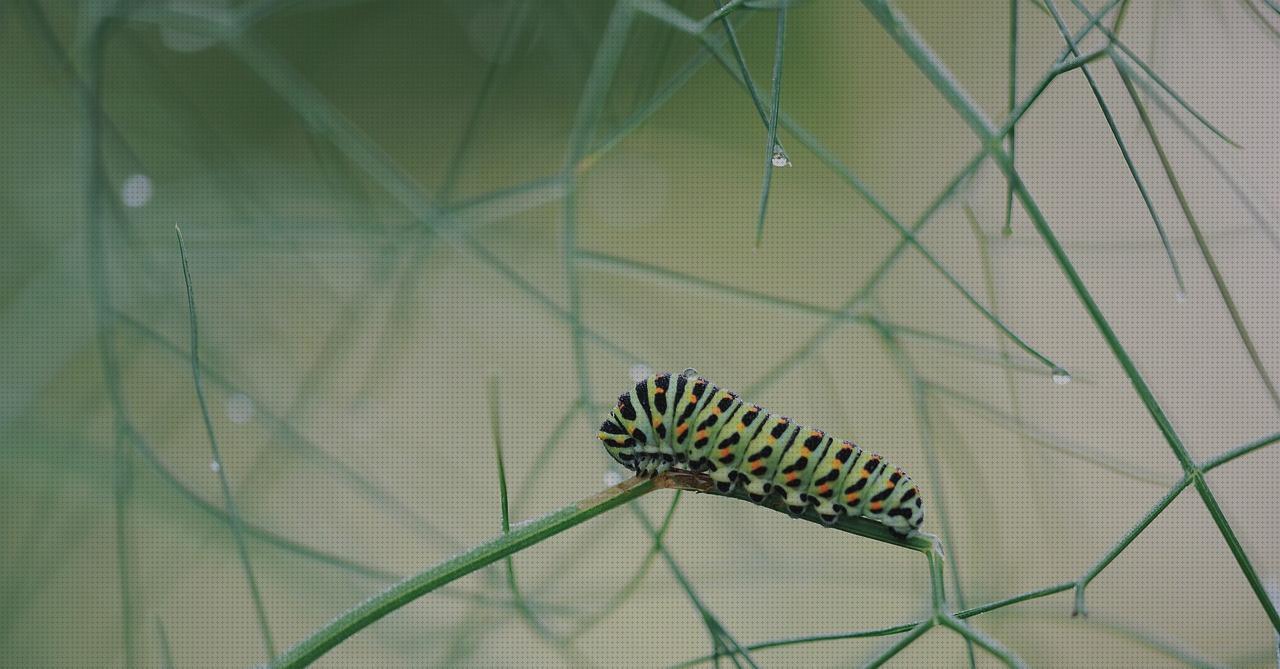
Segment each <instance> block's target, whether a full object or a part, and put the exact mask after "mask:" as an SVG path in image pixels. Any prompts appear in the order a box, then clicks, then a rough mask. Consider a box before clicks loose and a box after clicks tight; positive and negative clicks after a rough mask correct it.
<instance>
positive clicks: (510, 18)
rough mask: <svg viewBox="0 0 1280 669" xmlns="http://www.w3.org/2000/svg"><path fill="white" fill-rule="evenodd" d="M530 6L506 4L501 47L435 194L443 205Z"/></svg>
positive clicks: (451, 190) (446, 204) (459, 172)
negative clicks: (505, 18)
mask: <svg viewBox="0 0 1280 669" xmlns="http://www.w3.org/2000/svg"><path fill="white" fill-rule="evenodd" d="M531 6H532V3H528V2H514V3H511V5H510V6H508V8H507V21H506V24H505V25H504V26H503V28H502V37H501V38H499V40H498V50H497V52H496V53H495V54H494V56H493V61H492V62H490V63H489V68H488V69H487V70H485V73H484V78H483V79H481V81H480V91H479V92H478V93H476V100H475V102H474V103H473V104H472V106H471V114H470V115H469V116H468V117H467V125H466V127H465V128H464V129H463V131H462V138H461V139H459V140H458V145H457V146H456V147H454V149H453V156H452V157H451V158H450V160H449V162H448V163H447V164H448V165H449V169H448V171H447V172H445V177H444V182H443V183H442V184H441V185H440V191H439V193H437V194H436V202H437V203H438V204H439V205H440V206H441V207H448V206H449V200H450V198H452V197H453V188H454V186H456V185H457V184H458V175H460V174H462V163H463V161H465V160H466V157H467V153H469V152H470V149H471V143H472V142H473V141H474V140H475V133H476V128H478V127H479V126H480V123H479V121H480V112H481V111H482V110H483V109H484V107H485V105H486V104H488V102H489V96H490V95H492V93H493V85H494V84H495V83H496V82H497V80H498V70H499V69H500V68H501V67H502V65H503V64H504V63H506V62H507V61H509V60H510V59H511V51H512V49H513V47H514V45H515V41H516V40H515V37H516V35H517V34H518V33H519V32H520V30H519V28H520V26H521V25H523V24H524V20H525V17H526V16H527V15H528V13H529V8H530V7H531Z"/></svg>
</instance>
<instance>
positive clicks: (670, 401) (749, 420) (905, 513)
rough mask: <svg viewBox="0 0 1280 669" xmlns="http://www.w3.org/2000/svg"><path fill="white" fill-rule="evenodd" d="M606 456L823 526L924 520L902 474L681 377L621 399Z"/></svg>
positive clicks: (639, 387)
mask: <svg viewBox="0 0 1280 669" xmlns="http://www.w3.org/2000/svg"><path fill="white" fill-rule="evenodd" d="M599 436H600V440H601V441H602V442H604V448H605V451H607V452H608V454H609V455H610V457H612V458H613V459H614V460H616V461H617V462H618V464H620V465H622V466H623V467H626V468H627V469H630V470H632V471H634V472H636V473H637V474H639V475H641V476H653V475H656V474H659V473H661V472H665V471H667V470H668V469H673V468H675V469H683V470H687V471H691V472H695V473H705V474H706V475H707V476H709V477H710V478H711V479H712V480H713V481H714V482H715V485H716V489H717V490H718V491H719V492H721V493H726V494H727V493H730V492H732V491H733V490H734V488H735V487H736V486H738V485H741V486H743V488H744V489H745V490H746V492H747V494H748V495H749V496H750V498H751V499H752V500H753V501H755V502H757V503H760V502H763V501H764V500H765V499H766V498H767V497H768V496H769V495H770V494H772V493H773V492H775V491H776V492H779V493H781V494H782V496H783V498H784V500H785V502H786V505H787V508H788V509H789V510H790V511H791V513H793V514H795V515H800V514H802V513H804V512H805V511H806V510H808V509H809V508H813V509H814V510H815V511H816V512H817V514H818V516H819V517H820V518H821V519H822V521H823V522H825V523H827V524H831V523H834V522H836V520H838V519H839V518H840V517H841V516H862V517H864V518H869V519H871V520H874V521H877V522H879V523H882V524H884V525H886V526H888V527H889V528H890V529H891V530H893V531H894V532H895V533H897V534H899V535H903V536H905V535H908V534H910V533H911V532H912V531H914V530H916V529H918V528H919V527H920V525H921V523H923V522H924V503H923V501H922V500H921V498H920V489H919V488H918V487H917V486H916V485H915V484H914V483H913V482H912V481H911V477H909V476H907V474H906V472H904V471H902V469H900V468H898V467H895V466H893V465H891V464H889V463H888V462H886V461H885V459H884V458H882V457H880V456H879V455H877V454H875V453H872V452H870V451H867V450H864V449H862V448H861V447H859V446H857V445H856V444H854V443H852V442H850V441H847V440H840V439H836V438H835V437H833V436H831V435H828V434H827V433H825V432H823V431H822V430H816V429H811V428H807V427H804V426H801V425H799V424H797V423H796V422H794V421H792V420H791V419H790V418H787V417H785V416H780V415H777V414H771V413H769V412H768V411H766V410H765V409H763V408H761V407H760V406H758V405H756V404H751V403H749V402H746V401H744V400H743V399H742V398H741V397H739V396H738V394H737V393H735V392H733V391H731V390H726V389H724V388H718V387H716V386H715V385H714V384H712V383H711V382H710V381H708V380H707V379H704V378H702V377H701V376H698V375H697V372H696V371H694V370H692V369H689V370H685V371H684V372H683V373H681V374H669V373H662V374H654V375H651V376H649V377H648V378H647V379H645V380H643V381H640V382H639V383H637V384H636V387H635V390H634V392H629V393H623V394H622V395H621V396H619V397H618V404H617V406H615V407H614V408H613V411H611V412H610V413H609V417H608V418H607V419H605V421H604V423H603V424H601V425H600V435H599Z"/></svg>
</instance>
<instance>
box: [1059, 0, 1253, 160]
mask: <svg viewBox="0 0 1280 669" xmlns="http://www.w3.org/2000/svg"><path fill="white" fill-rule="evenodd" d="M1071 4H1073V5H1075V6H1076V9H1078V10H1080V13H1081V14H1083V15H1084V17H1085V18H1087V19H1092V18H1093V13H1092V12H1090V11H1089V8H1088V7H1087V6H1086V5H1085V4H1084V3H1083V2H1081V1H1080V0H1071ZM1128 6H1129V5H1128V2H1125V4H1124V5H1123V6H1122V7H1121V16H1119V17H1117V18H1116V22H1117V24H1119V21H1120V20H1121V19H1122V18H1123V12H1124V10H1125V8H1127V7H1128ZM1119 29H1120V28H1119V27H1117V28H1116V30H1119ZM1098 31H1099V32H1101V33H1102V34H1103V35H1105V36H1106V38H1107V41H1108V42H1109V43H1110V44H1112V45H1115V47H1116V48H1117V49H1119V50H1120V53H1123V54H1124V55H1125V56H1127V57H1128V58H1129V60H1132V61H1133V63H1134V65H1137V66H1138V69H1140V70H1142V71H1143V73H1145V74H1146V75H1147V77H1148V78H1149V79H1151V81H1153V82H1155V84H1156V85H1157V86H1159V87H1160V89H1161V90H1163V91H1164V92H1165V93H1168V94H1169V97H1171V98H1173V99H1174V101H1175V102H1177V103H1178V106H1180V107H1182V108H1183V109H1185V110H1186V111H1187V113H1188V114H1191V116H1193V117H1194V118H1195V119H1196V120H1197V121H1199V122H1200V124H1201V125H1203V126H1204V127H1205V128H1208V130H1209V132H1212V133H1213V134H1215V135H1217V136H1218V138H1219V139H1221V140H1222V141H1224V142H1226V143H1227V144H1230V145H1231V146H1233V147H1235V148H1237V149H1239V148H1242V147H1241V146H1240V144H1238V143H1236V141H1235V140H1233V139H1231V138H1230V137H1227V136H1226V135H1225V134H1224V133H1223V132H1222V131H1221V130H1219V129H1218V128H1217V127H1216V126H1214V125H1213V124H1212V123H1210V122H1209V119H1207V118H1205V117H1204V116H1203V115H1201V114H1200V112H1198V111H1196V109H1195V107H1192V106H1191V104H1190V103H1189V102H1187V101H1186V100H1184V99H1182V96H1181V95H1178V92H1177V91H1175V90H1174V89H1173V87H1172V86H1170V85H1169V84H1167V83H1165V81H1164V79H1161V78H1160V75H1159V74H1156V71H1155V70H1153V69H1151V66H1150V65H1147V63H1146V61H1145V60H1143V59H1142V57H1140V56H1139V55H1138V54H1136V53H1134V52H1133V49H1130V48H1129V47H1128V46H1127V45H1126V44H1125V43H1124V42H1123V41H1121V39H1120V38H1119V37H1117V36H1116V33H1115V31H1113V30H1111V29H1109V28H1107V27H1106V26H1104V25H1102V24H1101V23H1099V24H1098ZM1111 58H1112V60H1113V61H1116V60H1118V59H1117V58H1116V57H1115V54H1112V55H1111ZM1116 65H1117V67H1120V66H1121V65H1120V63H1118V62H1117V63H1116Z"/></svg>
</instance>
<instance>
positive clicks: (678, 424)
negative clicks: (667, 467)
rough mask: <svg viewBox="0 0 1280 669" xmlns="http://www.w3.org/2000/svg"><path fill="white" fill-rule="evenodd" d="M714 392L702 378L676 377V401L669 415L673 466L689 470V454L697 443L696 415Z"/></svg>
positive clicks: (708, 401) (709, 400)
mask: <svg viewBox="0 0 1280 669" xmlns="http://www.w3.org/2000/svg"><path fill="white" fill-rule="evenodd" d="M715 391H716V388H715V386H713V385H711V382H710V381H707V380H706V379H704V378H701V377H693V378H689V377H686V376H684V375H681V376H679V377H677V379H676V391H675V398H676V400H675V406H674V411H672V414H671V415H672V417H673V418H672V425H673V427H672V432H671V450H672V451H674V453H675V466H677V467H682V468H689V464H690V460H691V458H690V452H691V450H692V449H693V444H694V442H695V441H697V439H696V438H695V437H694V435H695V434H697V432H698V426H697V420H698V414H699V413H701V411H702V410H703V409H704V408H706V406H707V404H709V403H710V402H711V400H712V398H713V396H714V395H715Z"/></svg>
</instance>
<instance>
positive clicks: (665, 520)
mask: <svg viewBox="0 0 1280 669" xmlns="http://www.w3.org/2000/svg"><path fill="white" fill-rule="evenodd" d="M682 492H683V491H682V490H677V491H676V494H674V495H672V496H671V504H669V505H667V512H666V514H665V515H663V517H662V524H660V525H659V526H658V531H657V533H656V534H654V536H653V544H652V545H650V546H649V551H648V552H647V553H645V556H644V559H643V560H641V561H640V566H639V567H638V568H636V570H635V572H634V573H633V574H631V578H630V579H628V580H627V582H626V584H624V585H623V586H622V587H621V588H619V589H618V591H617V592H616V593H614V595H613V597H611V598H610V599H609V601H608V603H606V604H605V605H604V606H602V607H600V609H599V610H596V611H593V612H591V614H590V615H588V616H586V617H585V618H584V619H583V620H582V621H581V622H580V623H579V624H578V626H577V627H575V628H574V629H573V631H572V632H570V633H569V634H568V635H567V636H566V638H567V639H569V640H570V641H572V640H574V639H577V638H579V637H581V636H582V635H583V634H586V633H587V632H589V631H591V630H593V629H595V627H596V626H597V625H599V624H600V623H602V622H604V621H605V620H607V619H608V617H609V616H610V615H612V614H613V612H614V611H617V610H618V609H619V608H620V607H621V606H622V605H623V604H625V603H626V601H627V600H628V599H630V598H631V596H632V595H633V594H635V592H636V590H637V589H639V587H640V584H641V583H642V582H643V581H644V577H645V576H647V575H648V574H649V570H650V568H652V566H653V563H654V560H655V559H656V558H657V557H658V552H659V550H660V549H659V548H658V547H659V546H660V545H661V544H662V540H663V538H665V537H666V536H667V530H669V529H670V528H671V519H672V518H674V517H675V512H676V507H677V506H679V504H680V495H681V493H682Z"/></svg>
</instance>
